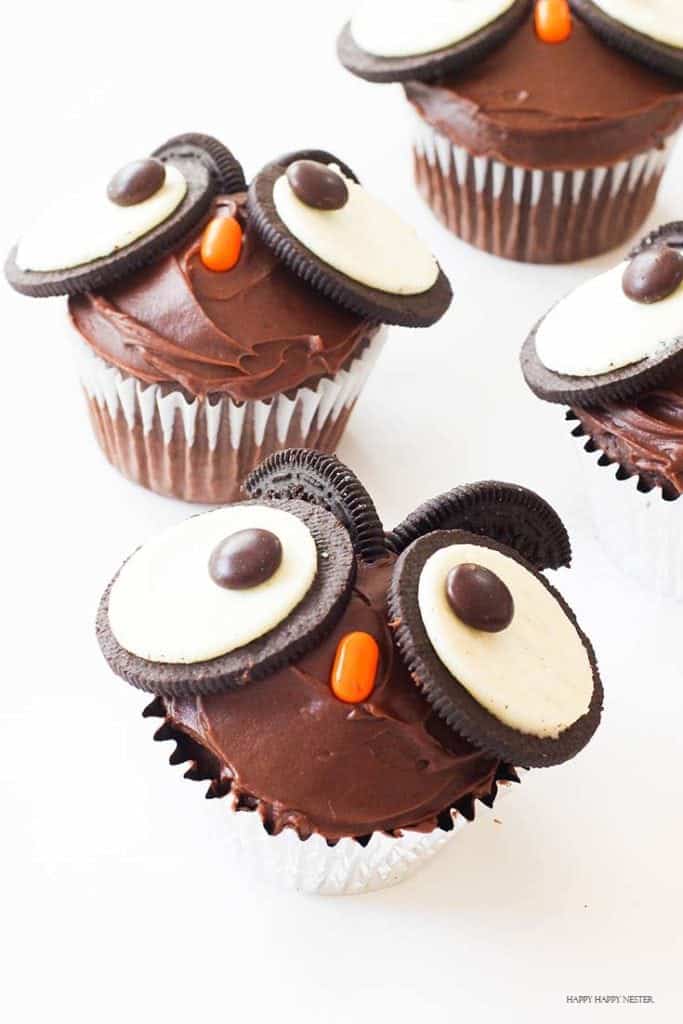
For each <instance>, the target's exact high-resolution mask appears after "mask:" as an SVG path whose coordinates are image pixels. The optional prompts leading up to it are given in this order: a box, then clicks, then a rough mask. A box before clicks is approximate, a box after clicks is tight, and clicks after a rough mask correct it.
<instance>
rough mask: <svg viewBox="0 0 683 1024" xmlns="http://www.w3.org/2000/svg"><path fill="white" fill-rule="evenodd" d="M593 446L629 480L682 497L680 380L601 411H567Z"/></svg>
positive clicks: (682, 404) (682, 389)
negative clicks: (618, 466)
mask: <svg viewBox="0 0 683 1024" xmlns="http://www.w3.org/2000/svg"><path fill="white" fill-rule="evenodd" d="M572 413H573V416H574V417H576V419H578V420H579V421H580V423H581V426H582V428H583V430H584V432H585V433H586V434H588V435H589V436H590V437H591V439H592V441H593V443H594V445H595V446H596V447H597V448H600V449H601V450H602V451H603V452H605V454H606V455H607V456H608V457H609V458H610V459H611V460H612V461H614V462H618V463H619V465H620V466H622V467H623V469H624V470H625V471H626V472H627V473H628V474H629V475H631V476H633V475H638V476H640V477H641V478H642V480H643V482H644V483H645V484H646V485H647V486H650V487H661V488H662V492H663V494H664V496H665V497H667V498H677V497H678V496H679V495H680V494H683V377H678V378H677V379H676V380H672V381H670V382H669V383H668V384H666V385H662V386H660V387H658V388H653V389H652V390H651V391H646V392H645V393H644V394H642V395H640V396H639V397H638V398H635V399H630V400H629V401H628V402H613V403H610V404H609V405H608V406H607V407H606V408H605V409H579V408H573V409H572Z"/></svg>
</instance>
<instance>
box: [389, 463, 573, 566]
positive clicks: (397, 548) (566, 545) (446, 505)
mask: <svg viewBox="0 0 683 1024" xmlns="http://www.w3.org/2000/svg"><path fill="white" fill-rule="evenodd" d="M435 530H464V531H466V532H468V533H473V534H476V535H478V536H483V537H488V538H492V539H493V540H495V541H497V542H498V543H501V544H505V545H506V546H507V547H509V548H512V549H514V550H515V551H516V552H517V553H518V554H519V555H521V556H522V557H523V558H524V559H526V561H528V562H530V563H531V565H533V567H534V569H536V570H539V571H540V570H543V569H559V568H560V567H561V566H568V565H570V564H571V558H572V552H571V544H570V542H569V537H568V535H567V531H566V529H565V527H564V524H563V522H562V520H561V519H560V517H559V516H558V514H557V512H555V510H554V509H553V508H552V506H551V505H549V504H548V502H547V501H545V500H544V499H543V498H541V497H540V495H538V494H535V493H534V492H533V491H530V490H527V488H526V487H520V486H518V485H517V484H506V483H500V482H498V481H494V480H486V481H482V482H480V483H475V484H463V485H462V486H461V487H456V488H454V489H453V490H452V491H447V492H446V494H442V495H440V496H439V497H437V498H432V499H431V500H430V501H426V502H425V503H424V504H423V505H420V506H419V508H417V509H416V510H415V511H414V512H412V513H411V514H410V515H409V516H408V517H407V518H406V519H404V520H403V522H402V523H400V524H399V525H398V526H397V527H396V528H395V529H394V530H392V531H391V532H390V533H388V534H387V544H388V545H389V547H390V548H391V550H392V551H393V552H395V554H397V555H400V554H401V553H402V552H403V551H405V549H406V548H407V547H409V545H411V544H412V543H413V541H415V540H417V539H418V538H419V537H423V536H425V535H426V534H429V533H432V532H434V531H435Z"/></svg>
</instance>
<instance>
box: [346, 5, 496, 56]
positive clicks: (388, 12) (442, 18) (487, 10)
mask: <svg viewBox="0 0 683 1024" xmlns="http://www.w3.org/2000/svg"><path fill="white" fill-rule="evenodd" d="M514 2H515V0H419V2H416V0H365V3H363V4H362V6H360V7H359V8H358V10H357V11H356V12H355V13H354V15H353V18H352V19H351V34H352V36H353V38H354V41H355V42H356V43H357V45H358V46H359V47H360V48H361V50H365V52H366V53H371V54H373V55H374V56H375V57H413V56H418V55H420V54H423V53H433V52H434V51H435V50H443V49H444V48H445V47H447V46H453V45H454V44H455V43H459V42H460V41H461V40H463V39H466V38H467V37H468V36H471V35H474V33H475V32H478V31H479V30H480V29H482V28H485V27H486V26H487V25H489V24H490V23H491V22H492V21H495V20H496V19H497V18H499V17H500V16H501V14H504V13H505V11H507V10H509V8H510V7H512V5H513V3H514Z"/></svg>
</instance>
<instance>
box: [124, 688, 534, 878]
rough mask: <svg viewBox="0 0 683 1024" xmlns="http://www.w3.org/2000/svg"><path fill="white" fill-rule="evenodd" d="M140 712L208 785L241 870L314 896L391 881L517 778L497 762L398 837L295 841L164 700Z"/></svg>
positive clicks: (188, 774) (186, 771)
mask: <svg viewBox="0 0 683 1024" xmlns="http://www.w3.org/2000/svg"><path fill="white" fill-rule="evenodd" d="M143 716H144V717H145V718H151V719H163V721H162V724H161V725H159V726H157V727H156V729H155V733H154V739H155V740H156V741H157V742H160V743H166V742H169V741H170V742H173V743H174V744H175V748H174V750H173V752H172V753H171V755H170V757H169V764H171V765H172V766H174V767H176V769H177V768H178V766H181V770H182V773H183V777H184V778H185V779H190V780H192V781H194V782H200V783H204V784H206V783H208V789H207V791H206V796H207V797H210V798H212V802H214V804H216V805H217V811H218V813H219V815H220V817H221V820H222V821H223V822H224V823H225V826H226V832H225V836H226V845H227V847H228V850H229V853H230V858H231V860H232V861H233V863H235V864H237V866H238V867H239V869H240V871H241V872H244V873H245V874H246V875H251V876H252V877H254V878H257V879H261V880H266V881H268V882H270V883H272V884H276V885H278V886H280V887H284V888H286V889H294V890H296V891H297V892H302V893H310V894H315V895H319V896H348V895H354V894H359V893H364V892H373V891H376V890H378V889H386V888H388V887H389V886H392V885H397V884H398V883H399V882H402V881H403V880H404V879H406V878H408V877H410V876H411V875H412V874H414V873H415V872H416V871H418V870H419V869H420V868H421V867H423V866H424V865H425V864H426V863H427V862H428V861H429V860H431V858H432V857H433V856H434V855H435V854H436V853H438V852H439V850H441V849H443V848H444V847H445V846H446V844H447V843H448V842H449V841H450V840H451V839H452V837H453V836H454V835H455V833H456V832H459V831H460V830H461V829H462V828H464V826H465V825H466V824H468V823H469V822H472V821H474V820H475V815H476V804H477V803H479V802H481V803H482V804H484V805H485V806H486V807H489V808H492V807H493V806H494V803H496V802H497V801H498V800H499V799H500V796H501V794H502V793H505V792H508V791H509V789H510V786H511V785H512V783H513V782H519V776H518V774H517V772H516V771H515V770H514V769H513V768H511V767H510V766H509V765H503V764H501V765H500V766H499V770H498V772H497V773H496V778H495V781H494V782H493V784H492V786H491V790H490V792H489V793H487V794H485V795H482V796H481V797H479V798H475V797H474V796H469V797H466V798H463V801H462V802H461V803H460V804H459V808H460V809H458V810H456V809H455V808H452V809H451V810H450V811H447V812H444V814H443V815H440V816H439V821H440V827H437V828H434V829H432V830H431V831H429V832H415V831H410V830H408V829H406V830H405V831H403V832H401V833H400V834H398V835H396V836H393V835H387V834H386V833H384V832H373V833H372V834H371V835H369V836H366V837H364V838H363V839H362V840H360V839H354V838H344V839H340V840H339V841H338V842H336V843H335V844H334V845H330V844H328V842H327V840H326V839H325V838H324V837H323V836H322V835H319V834H317V833H313V834H312V835H310V836H309V837H308V838H306V839H301V838H300V837H299V835H298V833H297V831H296V830H295V829H294V828H293V827H290V826H286V827H284V828H283V829H282V831H281V832H279V833H278V834H277V835H273V834H271V832H270V831H269V830H268V829H267V828H266V826H265V824H264V819H263V817H262V816H261V813H260V810H259V806H260V801H259V800H258V799H256V798H254V797H251V796H248V795H246V794H244V793H242V794H241V795H240V794H239V793H237V792H235V791H234V789H233V786H232V782H231V780H230V778H229V777H227V776H226V775H224V774H223V773H222V772H221V771H220V768H219V766H217V765H216V763H215V762H214V761H213V760H212V757H211V755H210V754H209V753H208V752H207V751H206V750H205V749H204V748H203V747H202V746H201V744H199V743H197V742H196V741H195V740H193V739H191V738H190V737H189V736H187V735H186V734H185V733H183V732H182V731H181V730H180V729H178V728H176V727H175V726H174V724H173V723H172V721H170V720H169V719H168V718H167V717H166V706H165V703H164V700H163V698H160V697H156V698H155V699H154V700H153V701H152V703H151V704H149V705H147V707H146V708H145V709H144V711H143ZM188 765H189V767H188Z"/></svg>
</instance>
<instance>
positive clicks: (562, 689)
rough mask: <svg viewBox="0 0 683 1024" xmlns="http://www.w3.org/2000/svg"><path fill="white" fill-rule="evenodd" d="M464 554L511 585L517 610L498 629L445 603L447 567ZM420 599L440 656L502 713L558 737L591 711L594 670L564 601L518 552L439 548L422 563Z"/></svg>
mask: <svg viewBox="0 0 683 1024" xmlns="http://www.w3.org/2000/svg"><path fill="white" fill-rule="evenodd" d="M466 562H474V563H476V564H477V565H483V566H485V567H486V568H487V569H490V570H491V571H492V572H494V573H496V575H497V576H499V577H500V579H501V580H502V581H503V582H504V583H505V584H506V585H507V586H508V588H509V590H510V592H511V593H512V597H513V600H514V603H515V615H514V618H513V620H512V623H511V624H510V625H509V626H508V628H507V629H505V630H503V631H502V632H501V633H484V632H482V631H480V630H476V629H472V628H471V627H470V626H466V625H465V624H464V623H463V622H461V621H460V619H458V618H457V616H456V615H455V613H454V612H453V611H452V609H451V607H450V605H449V603H448V599H447V596H446V578H447V576H448V573H449V572H450V570H451V569H453V568H454V567H455V566H457V565H461V564H463V563H466ZM418 602H419V608H420V614H421V616H422V621H423V623H424V626H425V629H426V631H427V636H428V637H429V640H430V642H431V644H432V647H433V648H434V651H435V652H436V654H437V656H438V658H439V659H440V661H441V662H443V664H444V665H445V667H446V668H447V669H448V671H449V672H450V673H451V675H453V676H454V677H455V678H456V679H457V680H458V682H459V683H461V684H462V686H464V687H465V689H466V690H467V691H468V692H469V693H470V694H471V695H472V696H473V697H474V699H475V700H476V701H477V702H478V703H479V704H481V705H482V707H484V708H486V710H487V711H489V712H490V713H491V714H492V715H494V716H495V717H496V718H497V719H499V721H501V722H504V723H505V724H506V725H509V726H510V727H511V728H513V729H517V730H518V731H520V732H524V733H529V734H531V735H533V736H540V737H554V738H556V737H557V736H559V734H560V733H561V732H563V731H564V730H565V729H567V728H568V727H569V726H570V725H572V724H573V723H574V722H576V721H577V719H579V718H581V717H582V715H584V714H585V713H586V712H587V711H588V708H589V706H590V702H591V697H592V694H593V672H592V669H591V664H590V661H589V658H588V654H587V652H586V650H585V648H584V646H583V644H582V643H581V639H580V637H579V635H578V633H577V631H576V629H575V627H574V626H573V625H572V623H571V621H570V620H569V618H568V617H567V615H566V614H565V612H564V610H563V609H562V607H561V605H560V604H559V602H558V601H557V600H556V599H555V598H554V597H553V595H552V594H551V593H549V591H548V590H546V588H545V587H544V586H543V584H542V583H541V582H540V581H539V580H538V579H537V578H536V577H535V576H534V575H533V574H532V573H530V572H529V571H528V570H527V569H524V568H523V567H522V566H521V565H520V564H519V563H518V562H516V561H514V559H512V558H509V557H508V556H507V555H504V554H502V553H501V552H499V551H494V550H492V549H491V548H485V547H480V546H478V545H474V544H454V545H452V546H450V547H446V548H441V549H440V550H438V551H436V552H435V553H434V554H433V555H432V556H431V557H430V558H429V559H428V560H427V562H426V563H425V565H424V567H423V569H422V573H421V575H420V582H419V585H418Z"/></svg>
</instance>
